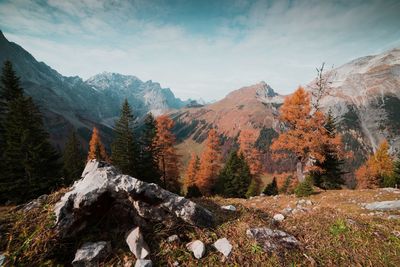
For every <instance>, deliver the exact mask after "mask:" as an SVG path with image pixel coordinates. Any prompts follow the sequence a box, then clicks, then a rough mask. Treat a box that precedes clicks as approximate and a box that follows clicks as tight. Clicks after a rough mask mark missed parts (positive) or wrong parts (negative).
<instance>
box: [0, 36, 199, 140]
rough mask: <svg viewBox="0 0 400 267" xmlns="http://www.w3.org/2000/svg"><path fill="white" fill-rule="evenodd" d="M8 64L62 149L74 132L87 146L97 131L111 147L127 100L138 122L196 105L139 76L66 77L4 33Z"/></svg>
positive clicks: (0, 57)
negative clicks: (93, 128)
mask: <svg viewBox="0 0 400 267" xmlns="http://www.w3.org/2000/svg"><path fill="white" fill-rule="evenodd" d="M5 60H10V61H11V62H12V63H13V67H14V69H15V71H16V73H17V75H18V76H19V77H21V85H22V87H23V88H24V90H25V92H26V93H27V94H28V95H30V96H32V98H33V99H34V101H35V102H36V103H37V104H38V105H39V106H40V108H41V111H42V112H43V114H44V121H45V124H46V127H47V128H48V130H49V132H50V136H51V139H52V141H53V142H54V143H56V144H57V145H59V146H61V147H62V146H63V144H64V142H65V139H66V136H67V135H68V134H69V132H70V131H71V130H72V129H73V128H75V129H77V132H78V134H79V136H80V137H81V140H82V141H84V142H85V143H86V142H87V140H88V139H89V137H90V132H91V130H92V127H93V126H97V127H99V128H100V129H101V133H102V135H103V136H102V137H103V139H104V141H105V143H106V144H109V143H110V141H111V138H112V126H113V124H114V121H115V119H116V118H117V117H118V115H119V112H120V108H121V104H122V102H123V100H124V99H125V98H127V99H128V101H129V103H130V104H131V106H132V107H133V110H134V114H135V115H136V116H137V117H138V119H140V118H141V117H143V115H144V114H146V113H147V112H152V113H154V115H159V114H161V113H163V112H165V111H167V110H170V109H179V108H181V107H183V106H185V105H187V104H189V103H191V102H192V101H191V100H187V101H182V100H181V99H179V98H176V97H175V96H174V94H173V93H172V91H171V90H170V89H169V88H162V87H161V86H160V84H159V83H157V82H153V81H146V82H143V81H141V80H140V79H138V78H137V77H135V76H129V75H122V74H118V73H107V72H104V73H100V74H97V75H95V76H93V77H91V78H89V79H87V80H86V81H84V80H83V79H82V78H80V77H78V76H74V77H66V76H63V75H61V74H60V73H58V72H57V71H56V70H54V69H52V68H51V67H49V66H48V65H46V64H45V63H43V62H38V61H37V60H36V59H35V58H34V57H33V56H32V55H31V54H30V53H29V52H27V51H26V50H24V49H23V48H22V47H21V46H19V45H18V44H16V43H13V42H9V41H8V40H7V39H6V37H5V36H4V34H3V33H2V32H1V31H0V64H3V62H4V61H5Z"/></svg>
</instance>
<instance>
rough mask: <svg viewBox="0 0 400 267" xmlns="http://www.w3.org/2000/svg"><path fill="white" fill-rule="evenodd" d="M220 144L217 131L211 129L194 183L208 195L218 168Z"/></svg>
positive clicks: (216, 176) (215, 178)
mask: <svg viewBox="0 0 400 267" xmlns="http://www.w3.org/2000/svg"><path fill="white" fill-rule="evenodd" d="M220 161H221V160H220V144H219V137H218V134H217V131H215V130H214V129H211V130H210V132H209V133H208V137H207V140H206V142H205V148H204V151H203V153H202V155H201V158H200V167H199V172H198V175H197V177H196V185H197V187H198V188H199V189H200V191H201V192H202V194H203V195H210V194H211V193H212V189H213V187H214V186H215V184H216V181H217V178H218V174H219V170H220Z"/></svg>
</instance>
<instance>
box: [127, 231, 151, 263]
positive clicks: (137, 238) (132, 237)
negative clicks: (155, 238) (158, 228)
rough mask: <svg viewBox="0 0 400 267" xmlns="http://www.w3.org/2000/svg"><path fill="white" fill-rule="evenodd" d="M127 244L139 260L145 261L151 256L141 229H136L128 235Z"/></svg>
mask: <svg viewBox="0 0 400 267" xmlns="http://www.w3.org/2000/svg"><path fill="white" fill-rule="evenodd" d="M126 243H127V244H128V246H129V249H130V250H131V252H132V253H133V254H135V256H136V258H137V259H144V258H146V257H147V255H149V254H150V249H149V246H147V244H146V242H145V241H144V239H143V236H142V234H141V233H140V229H139V227H135V228H134V229H133V230H131V231H130V232H129V233H128V236H127V237H126Z"/></svg>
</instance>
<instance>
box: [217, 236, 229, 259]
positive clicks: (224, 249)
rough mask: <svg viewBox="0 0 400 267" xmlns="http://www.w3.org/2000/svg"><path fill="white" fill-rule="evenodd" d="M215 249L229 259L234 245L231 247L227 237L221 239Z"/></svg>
mask: <svg viewBox="0 0 400 267" xmlns="http://www.w3.org/2000/svg"><path fill="white" fill-rule="evenodd" d="M214 247H215V248H216V249H217V250H218V251H219V252H221V253H222V254H224V256H225V257H228V256H229V254H230V253H231V251H232V245H231V243H229V241H228V239H226V238H225V237H224V238H221V239H218V240H217V241H215V243H214Z"/></svg>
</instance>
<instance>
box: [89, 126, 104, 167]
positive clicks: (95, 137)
mask: <svg viewBox="0 0 400 267" xmlns="http://www.w3.org/2000/svg"><path fill="white" fill-rule="evenodd" d="M91 159H97V160H102V161H107V162H109V161H110V158H109V157H108V155H107V153H106V149H105V148H104V145H103V143H102V142H101V140H100V134H99V130H97V128H96V127H94V128H93V133H92V138H91V139H90V142H89V153H88V158H87V160H88V161H89V160H91Z"/></svg>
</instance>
